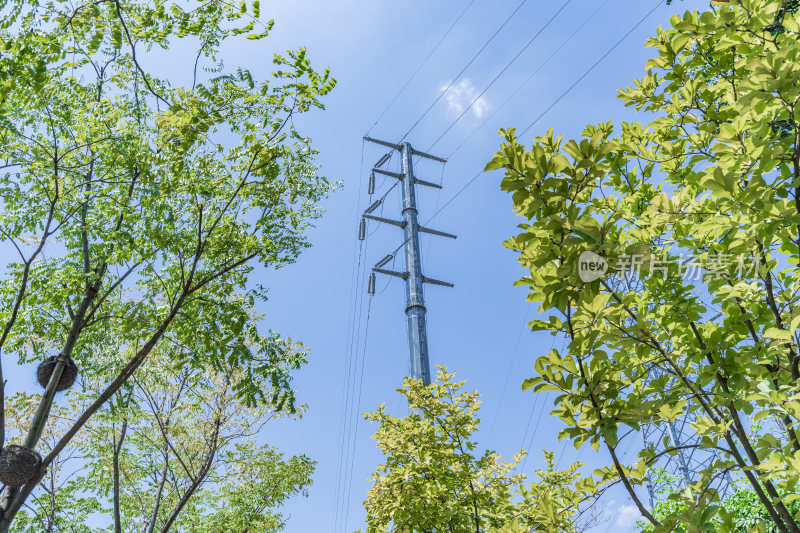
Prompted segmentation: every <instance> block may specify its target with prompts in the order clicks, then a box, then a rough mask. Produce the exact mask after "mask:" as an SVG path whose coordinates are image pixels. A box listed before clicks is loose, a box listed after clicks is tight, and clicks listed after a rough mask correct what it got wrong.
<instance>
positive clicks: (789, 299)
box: [487, 0, 800, 532]
mask: <svg viewBox="0 0 800 533" xmlns="http://www.w3.org/2000/svg"><path fill="white" fill-rule="evenodd" d="M715 4H716V5H715V6H714V7H712V9H710V10H709V11H705V12H702V13H698V12H687V13H686V14H684V15H683V16H682V17H681V16H674V17H673V18H672V19H671V24H672V28H671V29H669V30H663V29H661V28H659V29H658V32H657V35H656V37H654V38H651V39H650V40H649V41H648V43H647V44H648V46H650V47H652V48H654V49H655V50H656V52H657V56H656V57H654V58H653V59H651V60H650V61H649V62H648V63H647V71H646V75H645V76H644V77H643V78H642V79H639V80H636V81H635V83H634V85H633V86H631V87H628V88H626V89H624V90H621V91H620V97H621V98H622V100H623V101H624V102H625V104H626V105H628V106H633V107H634V108H635V109H636V111H638V112H639V113H641V114H643V115H645V116H646V117H647V121H648V122H647V123H646V124H642V123H638V122H634V123H623V124H622V125H621V126H620V127H619V128H615V127H614V126H613V124H612V123H610V122H609V123H602V124H598V125H590V126H587V127H586V129H585V131H584V132H583V138H582V139H579V140H578V141H574V140H570V141H565V140H564V139H563V137H562V136H557V135H555V134H554V133H553V131H552V130H550V131H548V132H546V133H545V134H543V135H541V136H539V137H537V138H536V139H534V142H533V146H532V148H531V149H527V148H526V147H525V146H523V145H522V144H520V143H519V142H518V140H517V138H516V135H515V132H514V130H511V129H509V130H508V131H504V132H502V134H503V135H504V137H505V143H504V144H503V145H502V147H501V151H500V152H499V153H498V154H497V155H496V156H495V158H494V159H493V160H492V162H490V163H489V165H488V167H487V168H489V169H495V168H504V169H505V170H506V175H505V179H504V180H503V184H502V187H503V189H504V190H506V191H508V192H510V193H512V194H513V202H514V207H515V209H516V210H517V212H518V213H519V214H520V215H522V216H523V217H524V218H525V219H527V221H528V223H526V224H523V225H522V226H521V227H522V232H521V233H520V234H519V235H517V236H516V237H514V238H512V239H510V240H509V241H508V242H507V245H508V246H509V247H510V248H511V249H513V250H516V251H517V252H518V253H519V260H520V262H521V263H522V265H523V266H524V268H525V269H526V270H529V271H530V274H529V275H527V276H526V277H524V278H523V279H522V280H520V283H521V284H523V285H527V286H529V287H530V293H529V299H530V300H532V301H538V302H540V303H541V310H542V312H544V313H546V314H548V315H549V317H547V320H535V321H533V322H532V323H531V326H532V327H533V329H537V330H548V331H551V332H553V334H563V335H565V336H566V338H567V341H568V347H567V349H566V350H564V351H561V350H553V351H552V352H551V353H550V354H548V355H546V356H543V357H540V358H538V359H537V360H536V363H535V370H536V375H535V376H534V377H532V378H531V379H529V380H527V381H526V382H525V385H524V386H525V387H526V388H530V387H533V388H534V390H536V391H542V390H553V391H556V392H557V394H558V404H557V407H556V409H555V410H554V411H553V414H554V415H557V416H559V417H560V418H561V419H562V420H563V421H564V422H565V423H566V424H567V427H566V428H565V429H564V430H563V431H562V432H561V436H562V437H565V438H569V439H571V440H572V441H573V442H574V443H575V445H576V446H578V447H581V446H584V445H591V446H592V447H593V448H595V449H599V448H600V447H603V448H604V449H605V450H606V451H607V452H608V456H609V457H610V464H609V465H608V466H607V467H605V468H604V469H603V470H602V471H601V473H600V474H599V476H598V478H599V479H598V480H597V481H598V483H599V484H604V485H606V486H607V485H608V484H610V483H622V485H623V486H624V488H625V489H626V490H627V492H628V494H629V495H630V497H631V498H632V500H633V502H634V503H635V505H636V506H637V507H638V509H639V511H640V512H641V514H642V515H643V516H644V518H645V520H646V521H647V522H648V523H650V524H651V525H652V526H653V529H654V530H655V531H667V530H670V528H672V527H673V526H674V525H675V524H677V523H681V524H685V525H687V526H689V527H690V530H698V531H699V530H700V529H696V528H702V527H705V525H707V524H711V523H713V521H714V519H715V517H721V516H722V514H721V511H720V505H719V501H718V500H719V498H718V495H717V494H716V492H715V490H714V487H715V486H716V480H718V479H720V478H721V477H722V476H725V475H728V474H730V475H731V477H733V478H734V480H742V481H743V482H744V483H746V486H747V489H748V490H752V491H753V493H754V494H755V495H756V497H757V498H758V501H759V503H760V504H761V505H762V506H763V507H764V509H765V511H766V513H767V515H768V516H769V522H770V523H771V524H773V525H774V527H775V528H776V529H777V530H778V531H782V532H786V531H792V532H797V531H800V526H799V525H798V524H797V523H796V522H795V519H794V517H793V516H792V512H791V511H790V509H789V503H788V501H789V500H791V499H792V498H795V497H796V496H786V495H787V494H794V493H795V492H796V490H795V485H796V482H797V479H798V474H800V470H799V469H798V463H797V459H796V457H798V455H800V453H799V452H800V440H798V436H797V433H796V430H795V427H796V425H797V420H798V417H800V403H798V396H797V393H798V380H800V355H798V354H799V353H800V352H799V350H800V344H799V343H798V331H797V327H798V325H800V305H798V300H797V299H798V292H797V291H798V286H800V285H798V282H800V270H798V268H797V265H798V257H800V127H799V125H798V122H799V121H800V112H799V111H798V110H800V105H798V104H799V103H800V101H799V100H798V98H800V89H798V87H800V79H799V78H800V46H798V34H799V33H800V18H799V17H798V13H797V12H796V11H795V12H792V11H791V10H787V9H785V8H786V7H787V6H789V4H788V3H787V2H784V1H779V0H741V1H737V2H731V3H730V4H722V3H718V2H716V3H715ZM779 14H781V16H782V21H781V24H782V28H783V31H778V32H775V31H773V30H774V26H773V23H774V22H775V20H776V17H777V16H778V15H779ZM690 261H693V263H691V265H693V266H691V265H690ZM690 266H691V272H689V273H688V274H687V271H688V270H689V269H690ZM606 270H608V272H606ZM678 416H687V417H689V419H690V420H691V421H692V427H693V428H694V430H695V431H696V432H697V434H698V436H699V440H698V443H697V444H685V445H683V444H682V446H683V447H684V449H687V448H689V447H695V448H697V449H698V450H699V451H698V452H697V453H710V452H713V453H714V455H715V456H716V459H715V460H714V461H712V462H711V463H710V464H709V465H708V466H707V467H704V468H703V469H702V470H701V471H699V472H697V475H696V478H695V479H694V482H693V483H692V484H690V485H689V487H688V490H681V491H675V492H673V493H671V494H669V495H668V499H669V500H670V501H673V502H676V503H679V504H680V505H676V506H675V507H674V512H672V513H670V514H669V515H668V516H663V517H656V516H654V515H653V514H652V513H651V512H650V510H648V509H647V507H646V506H645V505H644V504H643V502H642V500H641V499H640V497H639V495H638V493H637V491H636V488H637V486H640V485H641V484H642V483H643V482H644V481H645V480H646V479H647V478H648V477H649V476H650V475H652V473H653V472H654V471H655V470H656V469H657V468H658V463H659V455H657V453H656V451H655V450H654V449H653V448H652V447H650V448H647V449H643V450H641V452H640V453H639V460H638V461H637V462H636V464H633V465H625V464H623V463H622V461H621V460H620V458H619V455H618V453H617V451H618V449H619V447H620V446H621V445H623V444H625V443H626V442H627V440H629V439H638V436H637V435H636V432H637V431H639V430H640V429H641V428H642V427H643V426H644V425H646V424H658V425H663V424H666V423H668V422H669V421H671V420H674V419H675V418H677V417H678ZM754 423H759V424H762V427H763V431H762V432H761V433H760V434H759V435H757V436H755V437H753V438H751V437H752V436H751V434H750V428H751V427H752V425H753V424H754ZM676 451H677V450H676V449H675V445H674V444H673V443H668V445H667V446H666V449H664V450H663V451H661V452H658V453H659V454H662V453H664V454H665V453H671V454H674V453H676ZM687 451H691V450H687ZM693 528H695V529H693Z"/></svg>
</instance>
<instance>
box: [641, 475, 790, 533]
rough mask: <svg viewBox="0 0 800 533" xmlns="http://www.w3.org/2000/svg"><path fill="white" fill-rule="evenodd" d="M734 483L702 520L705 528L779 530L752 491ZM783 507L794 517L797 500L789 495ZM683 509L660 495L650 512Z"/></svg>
mask: <svg viewBox="0 0 800 533" xmlns="http://www.w3.org/2000/svg"><path fill="white" fill-rule="evenodd" d="M736 485H737V486H736V487H734V490H733V493H732V494H731V495H730V496H728V497H727V498H725V500H724V501H723V502H721V503H720V508H719V511H718V513H719V514H718V515H717V516H715V517H714V518H713V519H712V520H711V522H710V523H706V524H704V526H705V527H706V530H708V531H714V532H726V533H749V532H750V531H763V532H765V533H777V532H778V531H779V529H778V527H777V525H776V524H775V523H773V522H772V521H771V520H770V516H769V513H768V512H767V510H766V508H765V507H764V505H762V503H761V502H760V501H759V499H758V495H757V494H756V493H755V491H753V490H752V489H748V488H746V487H744V486H739V485H740V484H736ZM670 488H671V490H672V491H673V492H674V491H677V490H679V487H678V485H677V484H675V483H673V484H671V485H670ZM781 496H783V497H785V496H787V495H786V494H781ZM786 507H787V509H788V510H789V513H790V514H791V515H792V516H795V517H796V516H797V514H798V513H800V500H798V499H790V501H788V502H787V505H786ZM685 511H686V504H685V503H682V502H679V501H675V500H670V499H662V500H659V501H657V502H656V505H655V507H654V509H653V516H654V517H655V518H656V519H658V520H664V519H668V518H669V517H670V516H671V515H673V514H677V513H682V512H685ZM637 525H638V526H639V528H640V529H641V530H642V531H653V526H652V524H646V523H644V522H643V521H639V522H638V523H637ZM687 530H688V527H687V525H686V524H678V525H676V527H675V529H673V531H675V532H676V533H681V532H686V531H687Z"/></svg>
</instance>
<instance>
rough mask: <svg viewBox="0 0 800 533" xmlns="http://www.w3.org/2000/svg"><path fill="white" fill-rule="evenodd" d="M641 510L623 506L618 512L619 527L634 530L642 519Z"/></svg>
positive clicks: (633, 506)
mask: <svg viewBox="0 0 800 533" xmlns="http://www.w3.org/2000/svg"><path fill="white" fill-rule="evenodd" d="M641 516H642V515H641V514H639V509H637V508H636V506H635V505H621V506H620V507H619V509H618V510H617V521H616V522H615V525H616V526H617V527H620V528H622V527H624V528H632V527H633V525H634V524H635V523H636V521H637V520H639V519H640V518H641Z"/></svg>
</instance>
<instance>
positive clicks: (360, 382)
mask: <svg viewBox="0 0 800 533" xmlns="http://www.w3.org/2000/svg"><path fill="white" fill-rule="evenodd" d="M374 296H375V295H374V294H370V296H369V300H368V302H367V320H366V325H365V327H364V347H363V349H362V351H361V372H360V373H359V379H358V399H357V401H356V409H355V411H354V415H355V426H354V428H353V448H352V450H351V452H350V454H351V457H350V471H349V473H348V475H347V477H346V483H347V492H346V494H347V497H346V499H345V502H346V504H347V503H349V502H350V489H351V488H352V486H353V467H354V464H355V456H356V447H357V445H358V422H359V417H358V415H359V412H360V411H361V392H362V390H363V388H364V365H365V363H366V359H367V339H368V338H369V318H370V314H371V311H372V299H373V298H374ZM356 366H358V365H356ZM349 516H350V506H349V505H347V506H346V507H345V512H344V527H343V530H344V531H346V530H347V521H348V518H349Z"/></svg>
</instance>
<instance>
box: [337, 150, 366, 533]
mask: <svg viewBox="0 0 800 533" xmlns="http://www.w3.org/2000/svg"><path fill="white" fill-rule="evenodd" d="M364 149H365V142H364V141H362V142H361V163H360V166H359V179H358V196H357V200H356V201H357V204H356V207H358V206H359V205H360V204H361V190H362V189H361V182H362V180H363V178H364ZM358 220H359V217H357V218H356V221H358ZM356 242H357V243H358V245H357V246H356V245H355V244H354V246H353V267H354V268H353V276H352V277H351V280H350V296H349V300H350V308H349V312H348V329H347V337H346V338H345V353H346V355H345V357H346V359H345V364H344V369H345V375H344V377H343V381H344V384H343V385H344V387H343V388H342V402H341V408H342V416H341V420H342V424H341V430H340V433H339V447H338V456H337V467H336V498H335V500H334V502H335V503H334V505H335V510H334V530H335V527H336V525H337V524H338V522H339V519H340V516H341V513H340V509H341V504H340V501H341V497H342V496H343V495H342V493H341V482H342V475H343V473H344V468H345V465H344V464H343V458H344V457H345V454H344V451H345V450H344V447H345V433H346V432H347V430H346V428H347V426H348V423H349V417H348V415H349V413H350V405H349V403H348V399H349V394H350V387H351V380H350V376H351V374H352V366H353V359H354V357H353V338H354V334H355V320H356V317H355V313H356V307H357V304H356V302H357V301H358V295H359V292H357V291H358V288H359V287H360V286H361V277H360V276H359V273H360V271H361V268H362V258H363V253H364V241H361V240H358V239H357V237H356ZM356 256H357V257H358V260H357V261H356Z"/></svg>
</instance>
